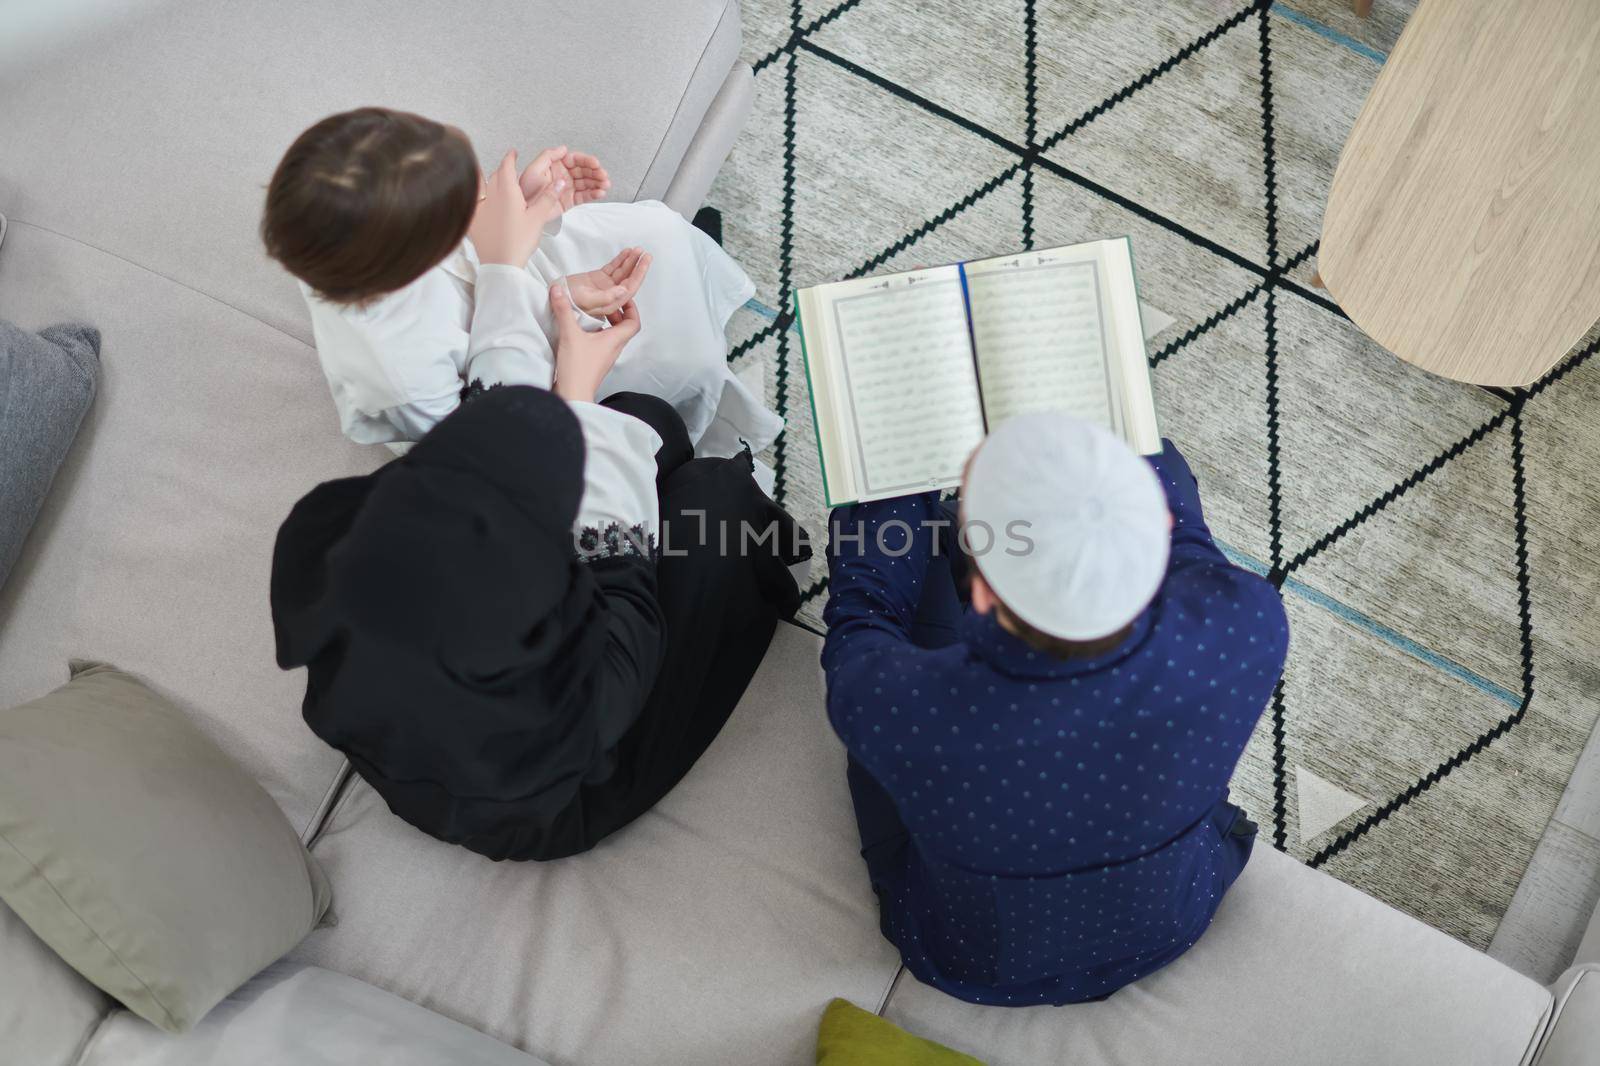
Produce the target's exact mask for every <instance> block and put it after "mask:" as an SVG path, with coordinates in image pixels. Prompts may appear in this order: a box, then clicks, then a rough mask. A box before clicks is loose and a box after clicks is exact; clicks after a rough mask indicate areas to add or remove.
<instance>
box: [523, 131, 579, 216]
mask: <svg viewBox="0 0 1600 1066" xmlns="http://www.w3.org/2000/svg"><path fill="white" fill-rule="evenodd" d="M566 157H567V146H566V145H564V144H563V145H560V146H558V147H555V148H546V149H545V150H544V151H542V152H540V153H539V154H538V155H536V156H534V157H533V162H531V163H529V164H528V165H527V166H526V167H524V168H523V169H522V178H521V179H520V180H519V181H518V182H517V185H518V186H519V187H520V188H521V189H522V196H523V198H524V199H527V200H531V199H533V198H534V197H535V196H538V195H539V194H540V193H542V192H544V187H545V186H546V185H549V184H550V183H551V182H552V181H555V180H556V179H557V178H564V177H569V175H568V174H567V168H566V165H565V164H561V161H562V160H563V159H565V158H566ZM557 164H561V166H560V173H559V174H558V173H556V172H555V171H556V169H557ZM562 196H563V198H564V199H570V198H571V196H572V185H571V183H570V182H569V183H568V185H567V191H566V192H565V193H563V194H562ZM567 206H568V207H571V206H572V205H571V204H567Z"/></svg>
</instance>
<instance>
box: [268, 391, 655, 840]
mask: <svg viewBox="0 0 1600 1066" xmlns="http://www.w3.org/2000/svg"><path fill="white" fill-rule="evenodd" d="M583 471H584V445H583V436H582V432H581V430H580V428H579V425H578V421H577V418H576V417H575V416H574V415H573V413H572V411H571V409H570V408H569V407H568V406H567V404H566V403H565V402H564V401H563V400H561V399H559V398H557V397H555V396H553V395H551V394H550V393H548V392H545V391H543V390H540V389H533V388H526V387H502V388H497V389H493V390H490V391H489V392H488V393H486V394H484V395H482V396H480V397H478V398H476V399H474V400H472V401H471V402H469V403H467V404H465V405H463V406H462V407H461V408H460V409H459V410H458V411H456V412H455V413H454V414H452V415H451V416H450V417H449V418H447V419H445V420H444V421H443V422H442V423H440V424H439V425H438V426H437V427H435V428H434V430H433V431H432V432H430V433H429V434H428V435H427V436H426V437H425V438H424V439H423V440H422V441H421V442H419V443H418V444H417V445H416V446H415V447H414V448H412V450H411V451H410V452H409V453H408V454H406V455H405V456H403V457H402V458H400V459H397V460H395V461H394V462H392V463H390V464H388V465H387V466H385V467H384V468H382V469H380V470H378V471H377V472H375V473H373V474H370V475H368V476H366V477H359V478H347V479H344V480H340V481H332V482H328V483H326V484H323V485H320V486H318V487H317V488H316V489H314V490H313V491H312V492H311V493H310V494H308V495H307V496H306V497H305V498H304V499H302V500H301V501H300V502H299V503H298V504H297V505H296V506H295V508H294V510H293V511H292V512H291V513H290V515H289V517H288V519H287V520H286V521H285V522H284V524H283V527H282V528H281V529H280V530H279V533H278V541H277V547H276V550H275V552H274V555H273V565H272V593H271V595H272V615H273V622H274V625H275V628H276V632H277V652H278V663H279V665H280V666H282V667H284V668H285V669H289V668H293V667H297V666H305V667H307V668H308V677H307V684H306V698H305V703H304V714H305V719H306V722H307V723H308V724H309V725H310V726H311V728H312V730H313V731H314V732H315V733H316V734H317V735H318V736H320V737H322V738H323V739H324V740H326V741H327V742H328V743H329V744H331V745H333V746H334V747H335V748H338V749H339V750H340V751H342V752H344V753H345V754H346V755H347V756H348V757H349V758H350V760H351V763H352V765H354V766H355V767H356V769H357V770H358V771H359V772H360V773H361V774H362V776H363V777H365V778H367V780H368V781H369V782H371V784H372V785H373V786H374V787H375V788H376V789H377V791H378V792H379V793H380V794H381V795H383V797H384V799H385V800H386V801H387V802H388V803H389V805H390V807H391V808H392V809H394V811H395V812H396V813H397V814H399V815H400V816H401V817H404V818H406V819H407V820H408V821H411V822H412V823H413V824H415V825H418V826H419V827H420V828H422V829H424V830H426V831H428V832H430V833H433V834H434V835H435V836H439V837H442V838H443V839H446V840H452V841H455V842H458V843H467V844H469V846H470V843H471V838H472V837H473V835H474V834H476V833H479V832H481V831H482V830H483V829H484V828H485V827H486V826H492V825H494V824H496V823H497V822H498V821H500V820H503V819H511V818H515V819H528V818H534V819H537V818H541V817H552V816H554V815H555V814H556V813H557V812H559V811H560V810H561V809H562V808H563V807H564V806H565V805H566V803H567V802H568V801H569V800H570V799H571V797H572V796H573V794H574V793H576V791H577V790H578V789H579V787H580V786H582V785H583V784H584V783H585V782H586V781H594V780H596V779H597V778H604V777H605V776H606V774H607V773H608V772H609V767H610V761H609V758H610V756H609V752H610V749H611V748H612V746H614V744H615V742H616V738H617V737H618V736H619V735H620V734H621V733H622V732H623V731H625V730H626V728H627V723H628V722H629V721H631V720H632V717H633V716H634V715H635V714H636V713H637V711H638V706H639V704H640V703H642V702H643V700H644V698H645V696H646V694H647V690H648V688H649V684H650V681H651V680H652V679H653V671H654V664H655V659H654V653H653V651H652V650H651V649H649V648H643V649H642V650H641V651H640V653H639V654H638V656H637V658H639V659H641V660H643V662H642V663H641V666H642V667H644V668H647V669H648V671H649V672H650V674H651V676H650V677H645V678H644V679H643V683H642V687H640V688H638V691H637V692H632V693H623V694H621V696H620V698H619V694H618V692H617V691H616V686H615V685H614V684H610V685H608V684H607V683H606V681H605V679H604V678H603V677H602V675H603V674H605V673H606V671H607V669H608V663H607V660H608V658H612V657H614V656H615V655H616V654H617V652H616V648H615V647H614V642H612V644H613V646H611V647H608V638H607V622H606V601H605V599H604V597H602V595H601V589H600V586H599V584H598V583H597V578H596V575H595V573H594V572H593V570H592V568H593V565H594V564H589V563H584V562H580V561H579V560H578V558H577V553H576V551H575V549H574V544H573V539H572V526H573V522H574V519H575V518H576V516H577V513H578V507H579V503H580V501H581V499H582V496H583V488H584V476H583ZM607 566H609V567H611V568H613V569H615V568H616V567H628V568H631V570H630V571H629V572H628V573H626V574H624V577H625V578H626V579H627V580H629V581H632V582H633V583H634V586H635V587H634V589H633V591H634V592H635V593H636V595H635V596H634V597H633V601H635V602H637V603H638V604H639V605H641V606H640V612H641V615H642V616H643V617H644V618H645V619H646V624H645V625H644V626H643V627H642V629H643V631H644V632H646V634H647V640H648V639H649V635H650V633H651V632H652V631H651V629H650V625H649V624H648V623H649V620H650V619H652V618H653V619H654V620H655V623H656V625H655V628H654V630H653V634H654V637H655V638H659V613H658V609H657V607H656V605H655V603H654V599H653V597H654V574H653V570H652V569H651V567H650V564H649V563H648V562H647V561H645V560H641V559H637V558H634V559H629V560H616V561H608V562H607ZM601 580H608V581H614V580H615V575H612V576H611V577H609V578H608V577H606V575H602V576H601ZM636 687H637V686H636ZM497 812H498V814H497Z"/></svg>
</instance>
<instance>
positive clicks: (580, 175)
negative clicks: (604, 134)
mask: <svg viewBox="0 0 1600 1066" xmlns="http://www.w3.org/2000/svg"><path fill="white" fill-rule="evenodd" d="M554 182H566V189H565V190H564V191H563V192H562V193H561V206H562V208H563V209H567V210H570V209H571V208H573V207H576V206H577V205H578V204H587V203H591V202H593V201H595V200H599V199H602V198H604V197H605V195H606V190H607V189H609V188H611V175H609V174H607V173H606V168H605V167H603V166H601V165H600V160H598V159H596V158H595V157H594V156H592V155H589V154H588V153H586V152H573V151H569V150H568V149H567V146H566V145H564V144H563V145H558V146H557V147H555V148H546V149H545V150H544V151H542V152H540V153H539V154H538V155H536V156H534V157H533V162H531V163H529V164H528V166H527V169H525V170H524V171H523V172H522V180H521V181H520V182H519V184H520V185H521V187H522V195H523V196H525V197H527V198H528V199H529V200H531V199H533V198H534V197H535V196H537V195H538V194H539V193H541V192H543V191H544V189H545V186H546V185H549V184H552V183H554Z"/></svg>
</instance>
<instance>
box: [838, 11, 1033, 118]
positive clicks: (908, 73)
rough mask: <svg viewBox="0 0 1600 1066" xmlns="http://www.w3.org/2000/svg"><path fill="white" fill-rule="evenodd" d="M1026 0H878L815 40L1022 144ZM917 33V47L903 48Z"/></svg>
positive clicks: (1024, 92) (1024, 100)
mask: <svg viewBox="0 0 1600 1066" xmlns="http://www.w3.org/2000/svg"><path fill="white" fill-rule="evenodd" d="M1023 12H1024V3H1023V0H985V2H984V3H982V4H973V3H969V2H965V0H921V2H920V3H918V4H916V5H913V6H910V7H906V6H901V5H896V4H878V3H873V2H872V0H866V2H865V3H862V4H861V5H859V6H857V7H855V8H852V9H851V10H850V12H849V13H848V14H846V15H843V16H841V17H840V18H839V19H837V20H836V21H834V22H830V23H829V24H828V25H827V26H825V27H823V28H822V29H820V30H819V31H818V32H817V33H816V34H815V35H814V36H813V37H812V38H811V41H812V42H813V43H814V44H816V45H818V46H820V47H822V48H826V49H828V50H829V51H832V52H836V53H838V54H839V55H840V56H842V57H844V58H845V59H848V60H851V61H852V62H855V63H858V64H860V65H861V66H862V67H865V68H866V69H867V70H870V71H872V72H873V73H874V74H878V75H880V76H882V77H884V78H887V79H888V80H890V81H892V82H895V83H897V84H899V85H903V86H904V87H905V88H907V89H910V90H911V91H912V92H915V93H917V94H919V95H921V96H923V97H926V98H927V99H929V100H932V101H933V102H934V103H936V104H938V105H939V106H941V107H945V108H948V109H949V110H951V111H954V112H955V113H956V114H958V115H962V116H964V117H966V118H970V119H972V120H973V121H975V122H977V123H978V124H979V125H981V126H983V127H984V128H986V129H989V130H993V131H994V132H995V133H998V134H1000V135H1001V136H1002V137H1006V138H1008V139H1010V140H1012V141H1015V142H1017V143H1018V144H1021V143H1022V142H1023V141H1024V140H1025V139H1026V137H1027V107H1026V99H1027V93H1026V88H1025V84H1024V78H1023V70H1024V54H1025V47H1024V43H1023V23H1024V15H1023ZM906 40H916V41H917V43H918V48H917V49H916V50H914V51H913V50H910V49H907V48H905V47H903V42H904V41H906Z"/></svg>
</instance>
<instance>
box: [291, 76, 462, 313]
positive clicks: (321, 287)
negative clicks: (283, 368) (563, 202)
mask: <svg viewBox="0 0 1600 1066" xmlns="http://www.w3.org/2000/svg"><path fill="white" fill-rule="evenodd" d="M481 187H482V177H481V176H480V174H479V172H478V161H477V158H476V156H475V155H474V154H473V151H472V145H471V143H470V142H469V141H468V140H467V138H466V137H465V136H464V135H463V134H462V133H461V131H460V130H457V129H455V128H453V127H450V126H446V125H444V124H443V123H439V122H434V121H433V120H432V119H427V118H423V117H422V116H421V115H413V114H410V113H408V112H405V111H390V110H388V109H387V108H381V107H363V108H358V109H357V110H355V111H346V112H343V113H342V114H338V115H330V116H328V117H327V118H325V119H323V120H322V121H321V122H318V123H317V124H316V125H314V126H312V127H311V128H310V129H308V130H306V131H305V132H304V133H302V134H301V135H300V136H299V137H297V138H295V142H294V144H292V145H290V146H289V150H288V151H287V152H285V153H284V156H283V159H282V161H280V162H279V163H278V169H277V171H276V172H275V173H274V174H273V175H272V182H271V184H270V185H268V186H267V205H266V211H265V213H264V215H263V216H262V219H261V239H262V240H263V241H264V242H265V243H266V246H267V254H268V255H270V256H272V258H274V259H276V260H277V261H278V262H280V263H282V264H283V265H284V267H285V268H287V269H288V271H289V273H291V274H293V275H294V276H295V277H297V278H299V279H300V280H301V281H303V282H305V283H306V284H307V285H309V286H310V287H311V288H312V289H313V290H315V291H316V293H317V294H318V295H320V296H322V297H323V298H324V299H327V300H331V301H333V302H335V303H354V304H359V303H363V302H365V301H367V300H371V299H373V298H375V297H378V296H382V295H384V294H386V293H391V292H394V291H396V290H398V289H401V288H404V287H405V286H406V285H409V284H410V283H411V282H413V281H415V280H416V279H417V278H419V277H421V276H422V275H423V274H424V273H426V272H427V271H428V270H429V269H430V268H432V267H433V266H435V265H436V264H438V263H439V262H440V261H442V260H443V259H444V258H445V256H447V255H449V254H450V252H451V250H452V249H454V248H455V247H456V245H458V244H460V243H461V241H462V238H464V237H465V236H466V235H467V227H468V226H470V225H471V224H472V215H473V212H474V211H476V210H477V206H478V199H479V196H480V189H481Z"/></svg>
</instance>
